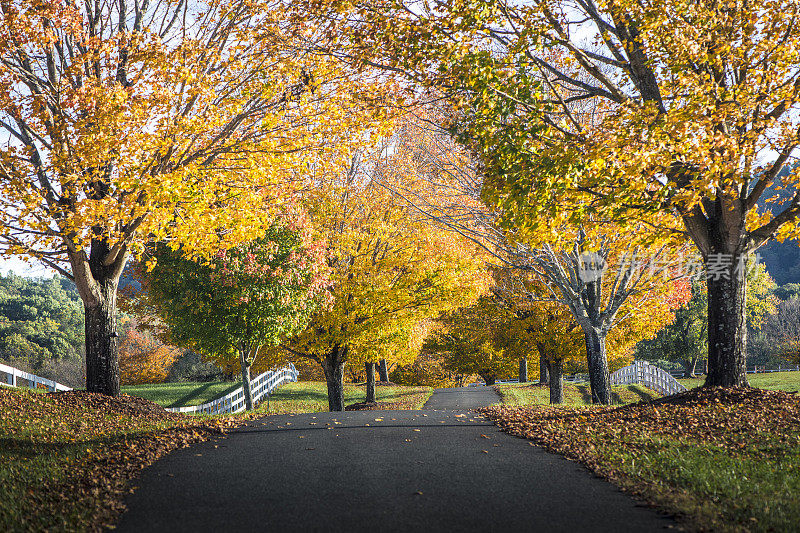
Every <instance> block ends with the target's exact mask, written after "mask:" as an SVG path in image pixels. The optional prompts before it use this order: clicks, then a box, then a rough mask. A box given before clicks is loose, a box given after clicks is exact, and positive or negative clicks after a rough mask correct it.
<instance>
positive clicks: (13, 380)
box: [0, 364, 72, 392]
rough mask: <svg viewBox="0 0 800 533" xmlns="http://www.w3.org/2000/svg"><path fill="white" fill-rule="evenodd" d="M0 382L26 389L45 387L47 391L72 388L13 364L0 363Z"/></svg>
mask: <svg viewBox="0 0 800 533" xmlns="http://www.w3.org/2000/svg"><path fill="white" fill-rule="evenodd" d="M0 383H2V384H4V385H10V386H11V387H23V388H27V389H47V390H49V391H53V392H54V391H64V390H72V389H71V388H70V387H67V386H66V385H62V384H61V383H58V382H56V381H53V380H52V379H47V378H43V377H40V376H37V375H35V374H31V373H30V372H25V371H24V370H20V369H19V368H14V367H13V366H6V365H3V364H0Z"/></svg>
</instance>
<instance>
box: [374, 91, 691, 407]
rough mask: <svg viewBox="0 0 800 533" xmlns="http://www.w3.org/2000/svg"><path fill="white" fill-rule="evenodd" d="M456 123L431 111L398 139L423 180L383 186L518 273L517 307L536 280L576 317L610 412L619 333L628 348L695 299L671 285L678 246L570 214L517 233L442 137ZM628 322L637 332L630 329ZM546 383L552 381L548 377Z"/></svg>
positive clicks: (594, 381)
mask: <svg viewBox="0 0 800 533" xmlns="http://www.w3.org/2000/svg"><path fill="white" fill-rule="evenodd" d="M447 120H448V118H447V110H444V111H442V110H441V109H436V108H431V106H427V107H424V108H421V109H420V110H419V116H418V117H416V118H413V119H408V120H406V122H405V123H404V124H403V128H402V130H401V131H400V132H398V133H397V135H396V138H397V141H396V143H397V151H398V154H400V156H404V157H406V160H407V166H408V168H412V169H413V170H414V175H415V176H418V180H417V182H414V181H411V182H410V183H409V182H389V181H387V182H383V183H382V186H383V187H385V188H388V189H390V190H392V191H393V192H394V193H395V194H397V195H400V196H401V197H402V198H404V199H406V200H407V201H408V202H409V204H410V205H411V206H412V207H413V208H414V209H415V210H416V212H417V213H419V214H420V216H423V217H425V218H428V219H430V220H432V221H434V222H435V223H437V224H439V225H441V226H442V227H444V228H447V229H448V230H450V231H452V232H454V233H456V234H459V235H461V236H463V237H464V238H466V239H469V240H471V241H473V242H475V243H476V244H477V245H478V246H481V247H482V248H483V249H484V250H485V251H486V252H487V253H488V254H489V255H490V256H491V260H492V261H493V262H494V263H495V264H496V265H498V266H501V267H502V269H504V270H507V271H519V273H521V275H518V276H511V277H508V278H507V281H512V282H513V283H512V285H513V286H508V285H507V284H505V283H503V284H500V287H501V288H502V289H503V290H504V291H505V292H508V293H510V297H511V298H516V297H519V296H522V295H524V294H528V295H531V294H532V293H531V291H530V287H529V286H528V284H527V283H528V282H527V281H526V280H525V275H524V273H530V274H533V275H534V277H535V278H537V279H538V280H539V282H540V285H539V287H540V289H541V290H540V291H538V294H536V295H535V298H536V299H538V300H547V301H552V302H556V303H559V304H561V305H564V306H566V307H567V308H568V309H570V310H571V312H572V314H573V316H574V318H575V320H576V322H577V323H578V324H579V325H580V327H581V329H582V331H583V333H584V335H585V339H586V346H587V349H586V355H587V359H588V366H589V373H590V382H591V385H592V391H593V399H594V401H596V402H599V403H610V401H611V389H610V382H609V368H608V357H607V346H606V341H607V338H608V336H609V334H610V332H611V331H612V330H614V329H615V328H618V331H617V332H616V333H615V335H614V336H615V338H617V339H621V338H622V336H623V333H622V332H623V331H624V330H626V329H628V330H630V337H631V338H636V334H634V333H633V332H634V331H635V332H637V334H638V332H641V330H640V329H639V327H640V326H641V325H642V324H647V323H648V322H649V320H655V322H650V325H651V326H657V325H658V324H662V323H661V322H658V320H661V319H665V320H671V318H672V314H671V312H670V311H671V309H673V308H675V307H677V306H679V304H680V302H681V301H682V298H688V292H687V291H686V290H683V289H685V287H684V285H685V284H684V283H673V281H672V279H671V278H672V277H673V274H674V273H675V272H676V271H677V269H679V268H681V267H683V266H684V265H681V264H680V262H679V261H678V259H677V258H676V257H675V256H674V254H675V251H676V249H677V248H678V247H679V244H678V243H677V241H676V240H675V239H671V238H668V237H666V238H665V237H664V236H662V235H659V233H658V232H654V231H652V229H651V227H650V226H649V225H647V224H643V223H639V224H630V225H622V224H615V223H612V222H609V221H603V220H598V221H593V220H588V219H586V220H585V222H586V224H575V223H574V222H573V221H572V214H571V212H568V211H564V210H561V211H557V212H553V213H551V214H550V217H549V224H550V226H551V228H550V230H549V231H547V232H541V234H540V233H539V232H532V231H531V229H530V227H528V226H527V225H526V224H524V223H520V224H519V225H514V224H513V222H514V221H515V220H516V219H514V218H512V219H510V220H506V221H504V217H505V216H506V212H505V211H504V209H502V208H493V207H491V206H489V205H487V204H486V203H485V202H484V201H482V198H481V193H482V190H483V188H484V178H483V169H482V167H481V166H480V163H479V161H478V160H476V158H475V157H473V156H472V154H471V153H469V152H468V151H467V150H465V149H464V148H463V147H459V146H458V145H457V144H456V143H455V142H454V140H453V139H452V137H451V136H450V135H449V134H448V132H447V131H446V130H445V129H444V128H443V126H442V123H443V122H446V121H447ZM449 120H455V119H452V118H451V119H449ZM420 181H421V182H422V183H423V184H424V185H422V186H420V185H419V182H420ZM652 220H653V219H652V218H651V222H652ZM589 222H592V223H591V224H589ZM593 263H594V264H593ZM514 291H521V293H520V294H519V295H515V294H513V293H514ZM650 305H653V306H655V307H654V308H652V309H650V311H654V310H655V309H661V310H662V311H664V313H654V314H653V315H648V313H646V312H644V313H638V312H636V313H633V314H630V313H629V312H630V311H631V310H634V309H640V308H641V309H645V308H648V307H649V306H650ZM623 308H624V310H623ZM632 317H635V319H632ZM624 321H628V324H626V325H625V326H621V324H622V322H624ZM657 329H659V328H656V330H657ZM639 338H641V337H639ZM541 361H542V362H543V363H546V361H545V360H544V359H542V360H541ZM523 364H524V363H523ZM542 366H545V367H546V364H544V365H542ZM540 375H546V373H545V372H542V371H541V370H540Z"/></svg>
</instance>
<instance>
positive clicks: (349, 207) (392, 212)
mask: <svg viewBox="0 0 800 533" xmlns="http://www.w3.org/2000/svg"><path fill="white" fill-rule="evenodd" d="M390 142H391V140H390ZM411 170H412V169H411V167H409V166H407V165H405V164H404V158H402V157H399V156H397V155H394V154H392V148H391V144H389V146H388V147H387V146H381V147H378V148H377V149H376V153H375V155H371V156H368V155H363V153H356V154H355V155H354V156H353V158H352V160H351V165H350V167H349V169H348V170H347V171H346V172H341V173H338V174H328V175H319V176H317V179H316V181H315V182H314V183H312V184H311V185H310V186H309V188H308V190H307V191H306V198H307V200H306V201H307V205H308V209H309V212H310V213H311V216H312V219H313V220H315V221H316V223H317V224H318V225H319V227H320V229H321V231H322V232H323V233H324V237H325V239H326V240H327V242H328V247H329V254H330V259H329V264H330V266H331V268H332V270H333V274H332V287H331V300H330V302H329V306H328V307H327V308H326V309H324V310H322V311H320V312H319V313H317V314H316V315H315V316H314V317H313V318H312V320H311V323H310V325H309V326H308V328H307V329H306V330H305V331H304V332H303V333H302V334H300V335H298V336H296V337H294V338H292V339H289V340H288V341H287V342H286V343H284V344H283V349H285V350H287V351H288V352H289V353H291V354H293V355H294V356H298V357H305V358H309V359H312V360H314V361H316V362H318V363H319V364H320V365H321V366H322V367H323V369H324V371H325V377H326V381H327V384H328V401H329V407H330V409H331V410H332V411H336V410H342V409H344V403H343V402H344V398H343V390H342V380H343V371H344V365H345V364H346V363H350V364H363V363H365V362H375V361H376V360H378V359H380V358H383V357H389V358H390V359H392V360H394V361H396V362H397V361H399V362H410V361H412V360H413V355H415V354H414V353H413V352H414V350H415V349H416V347H418V346H419V342H417V341H416V340H415V339H420V338H421V335H420V334H419V333H420V330H419V329H418V328H419V327H420V326H419V324H420V322H421V321H423V320H425V319H427V318H431V317H436V316H437V315H439V314H440V313H441V312H443V311H445V310H448V309H451V308H454V307H458V306H460V305H463V304H464V303H469V302H470V301H473V300H474V299H475V298H477V296H478V295H479V294H480V293H482V292H483V291H485V290H486V288H487V286H488V283H489V281H490V280H489V276H488V275H487V273H486V271H485V268H484V262H485V258H484V257H483V255H482V254H481V253H480V252H479V251H478V250H477V249H476V247H474V246H472V245H470V244H469V243H468V242H466V241H464V240H463V239H461V238H460V237H459V236H458V235H457V234H454V233H451V232H448V231H445V230H443V229H442V228H440V227H437V226H436V225H432V224H430V223H428V222H427V221H426V220H423V219H422V218H421V217H420V216H418V214H417V213H416V212H415V210H414V209H413V208H412V207H411V206H409V204H408V203H407V202H406V201H405V200H404V199H403V198H401V197H400V196H398V195H396V194H393V193H392V192H391V191H390V190H389V189H387V188H386V187H384V186H383V185H382V184H383V183H385V182H386V181H387V180H397V179H405V180H409V181H411V180H413V178H414V176H413V172H412V171H411ZM405 172H408V173H407V174H406V173H405ZM378 178H379V179H378ZM381 345H383V346H381Z"/></svg>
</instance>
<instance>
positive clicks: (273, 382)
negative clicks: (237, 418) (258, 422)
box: [167, 363, 298, 414]
mask: <svg viewBox="0 0 800 533" xmlns="http://www.w3.org/2000/svg"><path fill="white" fill-rule="evenodd" d="M297 376H298V372H297V369H296V368H295V367H294V365H293V364H292V363H289V365H288V366H285V367H283V368H279V369H278V370H268V371H267V372H264V373H263V374H259V375H258V376H256V377H255V378H253V379H251V380H250V387H251V388H252V391H253V405H257V404H258V402H260V401H261V400H262V399H263V398H264V397H265V396H267V395H268V394H269V393H271V392H272V391H274V390H275V389H276V388H278V387H279V386H281V385H283V384H284V383H289V382H292V381H297ZM244 409H245V402H244V387H239V388H238V389H236V390H234V391H232V392H229V393H228V394H226V395H225V396H223V397H221V398H217V399H216V400H212V401H210V402H207V403H204V404H201V405H190V406H187V407H167V411H172V412H173V413H205V414H222V413H238V412H241V411H244Z"/></svg>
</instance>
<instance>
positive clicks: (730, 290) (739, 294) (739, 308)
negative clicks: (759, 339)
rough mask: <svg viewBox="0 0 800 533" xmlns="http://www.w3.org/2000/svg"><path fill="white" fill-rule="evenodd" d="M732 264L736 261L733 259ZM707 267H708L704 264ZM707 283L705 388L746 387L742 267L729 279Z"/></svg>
mask: <svg viewBox="0 0 800 533" xmlns="http://www.w3.org/2000/svg"><path fill="white" fill-rule="evenodd" d="M732 261H733V264H734V265H736V264H737V263H738V262H739V259H738V258H736V257H734V258H733V260H732ZM707 266H708V265H707ZM713 277H714V276H709V279H707V280H706V284H707V286H708V376H707V377H706V382H705V385H706V386H707V387H714V386H721V387H746V386H748V383H747V372H746V367H745V365H746V364H747V362H746V346H747V325H746V322H745V295H746V291H747V278H746V272H745V269H744V268H731V269H730V272H729V275H728V276H727V277H728V278H729V279H724V277H725V276H719V279H713Z"/></svg>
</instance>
